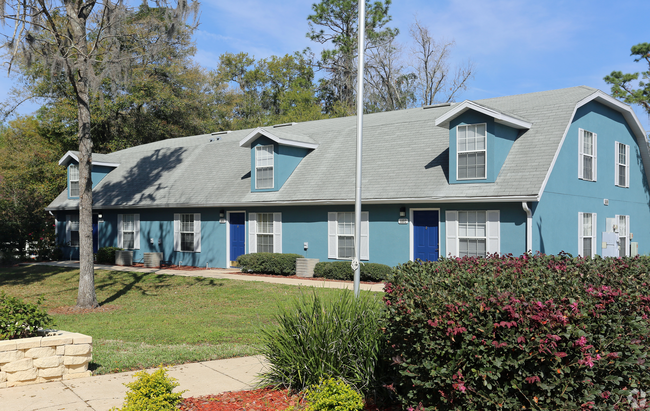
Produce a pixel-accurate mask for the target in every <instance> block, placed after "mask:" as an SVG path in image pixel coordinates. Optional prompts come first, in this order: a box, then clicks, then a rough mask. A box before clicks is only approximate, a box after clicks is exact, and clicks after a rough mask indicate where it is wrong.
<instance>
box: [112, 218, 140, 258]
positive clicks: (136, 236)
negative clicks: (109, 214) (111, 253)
mask: <svg viewBox="0 0 650 411" xmlns="http://www.w3.org/2000/svg"><path fill="white" fill-rule="evenodd" d="M125 215H127V214H118V215H117V247H118V248H124V216H125ZM133 226H134V227H133V248H132V249H133V250H139V249H140V214H133Z"/></svg>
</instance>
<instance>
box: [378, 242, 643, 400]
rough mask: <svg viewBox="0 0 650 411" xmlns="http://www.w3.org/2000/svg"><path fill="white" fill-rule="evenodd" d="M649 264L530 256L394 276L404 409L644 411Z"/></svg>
mask: <svg viewBox="0 0 650 411" xmlns="http://www.w3.org/2000/svg"><path fill="white" fill-rule="evenodd" d="M649 264H650V258H648V257H635V258H622V259H616V258H608V259H602V258H595V259H584V258H572V257H571V256H570V255H566V254H562V255H558V256H548V255H541V254H538V255H534V256H533V255H524V256H522V257H519V258H513V257H512V256H503V257H498V256H492V257H490V258H486V259H476V258H463V259H442V260H441V261H439V262H436V263H422V262H409V263H407V264H404V265H401V266H399V267H397V269H396V272H395V275H394V276H392V278H391V279H390V281H389V282H388V283H387V285H386V294H385V304H386V308H387V311H388V312H387V319H386V321H387V325H386V337H387V340H388V350H389V352H388V353H387V357H388V358H391V359H392V362H393V364H394V369H395V371H396V375H395V382H394V389H395V392H396V394H397V395H398V398H399V399H400V402H402V404H403V406H404V408H406V407H416V408H417V407H419V406H420V405H421V406H422V407H424V408H425V409H439V410H451V409H453V410H486V409H491V410H496V409H499V410H501V409H512V410H514V409H517V410H521V409H547V410H558V409H571V410H579V409H636V408H638V407H639V406H640V407H642V408H645V393H644V392H643V391H646V392H647V391H648V390H650V372H648V366H647V363H646V361H647V360H648V358H647V357H648V353H649V348H650V344H649V341H648V338H649V334H650V321H649V315H650V291H649V289H648V286H649V284H648V283H649V282H650V275H649V273H648V267H649ZM642 400H643V403H644V404H643V405H641V401H642Z"/></svg>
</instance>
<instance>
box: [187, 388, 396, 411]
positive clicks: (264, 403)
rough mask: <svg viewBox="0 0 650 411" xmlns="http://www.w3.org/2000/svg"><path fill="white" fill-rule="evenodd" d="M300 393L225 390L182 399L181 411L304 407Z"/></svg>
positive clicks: (369, 407) (369, 409) (371, 409)
mask: <svg viewBox="0 0 650 411" xmlns="http://www.w3.org/2000/svg"><path fill="white" fill-rule="evenodd" d="M305 406H306V405H305V403H304V401H302V397H301V396H300V395H295V394H294V395H291V394H290V393H289V391H288V390H274V389H272V388H261V389H257V390H252V391H235V392H226V393H223V394H219V395H206V396H203V397H190V398H185V399H183V402H182V403H181V404H180V407H179V409H180V410H181V411H284V410H286V409H287V408H289V407H295V409H296V410H302V409H304V408H305ZM399 410H401V408H400V407H396V406H394V407H389V408H380V407H377V406H376V405H375V404H373V403H372V402H367V403H366V405H365V408H364V411H399Z"/></svg>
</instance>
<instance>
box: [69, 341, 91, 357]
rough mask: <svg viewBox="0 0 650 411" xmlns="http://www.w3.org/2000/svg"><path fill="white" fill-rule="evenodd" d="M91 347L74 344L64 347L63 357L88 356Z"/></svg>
mask: <svg viewBox="0 0 650 411" xmlns="http://www.w3.org/2000/svg"><path fill="white" fill-rule="evenodd" d="M91 350H92V346H91V345H90V344H75V345H66V346H65V355H86V354H90V352H91Z"/></svg>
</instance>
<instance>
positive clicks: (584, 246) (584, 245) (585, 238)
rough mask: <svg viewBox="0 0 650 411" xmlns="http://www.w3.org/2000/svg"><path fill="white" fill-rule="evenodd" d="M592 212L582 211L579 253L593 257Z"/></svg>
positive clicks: (593, 231) (594, 231) (593, 233)
mask: <svg viewBox="0 0 650 411" xmlns="http://www.w3.org/2000/svg"><path fill="white" fill-rule="evenodd" d="M594 224H595V221H594V215H593V213H582V237H581V243H580V255H581V256H582V257H593V256H594V253H593V249H594V241H596V238H595V233H596V230H595V229H594Z"/></svg>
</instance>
